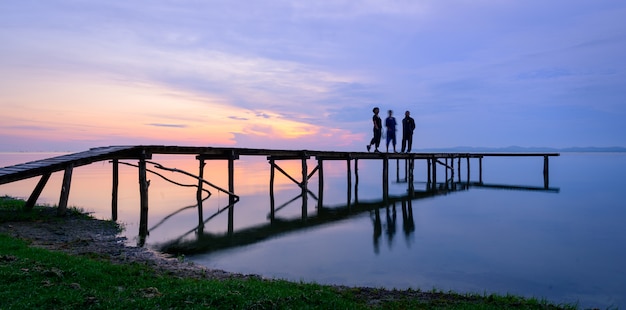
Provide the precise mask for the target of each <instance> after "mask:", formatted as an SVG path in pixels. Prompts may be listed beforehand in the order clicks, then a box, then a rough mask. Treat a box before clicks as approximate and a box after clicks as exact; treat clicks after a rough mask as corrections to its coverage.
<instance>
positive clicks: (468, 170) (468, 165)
mask: <svg viewBox="0 0 626 310" xmlns="http://www.w3.org/2000/svg"><path fill="white" fill-rule="evenodd" d="M466 159H467V183H469V182H470V158H469V156H467V158H466Z"/></svg>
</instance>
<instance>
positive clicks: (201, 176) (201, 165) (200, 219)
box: [196, 158, 206, 232]
mask: <svg viewBox="0 0 626 310" xmlns="http://www.w3.org/2000/svg"><path fill="white" fill-rule="evenodd" d="M198 162H199V165H198V189H197V190H196V203H197V205H198V231H199V232H201V231H203V230H204V215H203V213H204V210H203V209H204V207H203V206H202V188H203V186H204V182H203V181H202V180H204V166H206V163H205V162H204V158H200V159H198Z"/></svg>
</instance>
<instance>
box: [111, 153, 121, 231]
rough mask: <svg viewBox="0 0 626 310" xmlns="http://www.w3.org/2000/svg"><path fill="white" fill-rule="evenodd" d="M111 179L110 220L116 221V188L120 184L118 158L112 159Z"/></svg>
mask: <svg viewBox="0 0 626 310" xmlns="http://www.w3.org/2000/svg"><path fill="white" fill-rule="evenodd" d="M112 163H113V179H112V183H113V184H111V186H112V190H111V220H112V221H117V202H118V189H119V184H120V168H119V166H120V165H119V160H118V159H113V161H112Z"/></svg>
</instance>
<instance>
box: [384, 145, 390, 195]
mask: <svg viewBox="0 0 626 310" xmlns="http://www.w3.org/2000/svg"><path fill="white" fill-rule="evenodd" d="M388 199H389V158H388V157H387V156H385V158H383V200H384V201H387V200H388Z"/></svg>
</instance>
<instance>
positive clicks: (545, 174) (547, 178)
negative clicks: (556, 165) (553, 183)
mask: <svg viewBox="0 0 626 310" xmlns="http://www.w3.org/2000/svg"><path fill="white" fill-rule="evenodd" d="M543 186H544V187H545V188H546V189H548V188H549V187H550V172H549V167H548V155H544V156H543Z"/></svg>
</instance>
